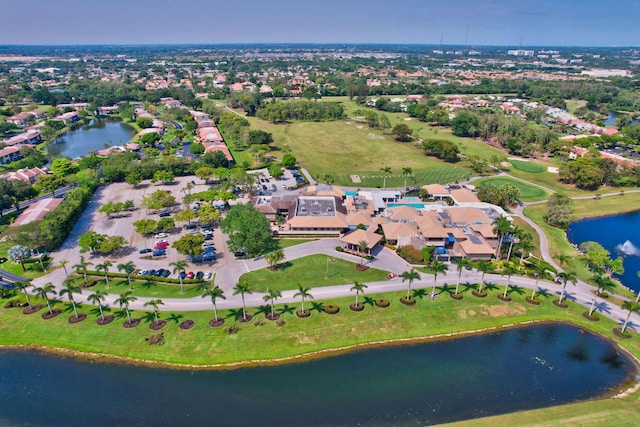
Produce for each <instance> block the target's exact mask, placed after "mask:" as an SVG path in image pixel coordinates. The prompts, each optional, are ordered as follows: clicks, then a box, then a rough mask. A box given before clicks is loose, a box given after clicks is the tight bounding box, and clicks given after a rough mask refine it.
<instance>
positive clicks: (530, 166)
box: [509, 160, 547, 173]
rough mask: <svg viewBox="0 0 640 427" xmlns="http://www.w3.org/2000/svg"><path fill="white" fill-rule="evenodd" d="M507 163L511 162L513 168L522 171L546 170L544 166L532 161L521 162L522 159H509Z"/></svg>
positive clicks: (536, 171)
mask: <svg viewBox="0 0 640 427" xmlns="http://www.w3.org/2000/svg"><path fill="white" fill-rule="evenodd" d="M509 163H511V165H512V166H513V167H514V168H516V169H518V170H521V171H523V172H529V173H540V172H544V171H546V170H547V168H545V167H544V166H542V165H539V164H538V163H534V162H523V161H522V160H509Z"/></svg>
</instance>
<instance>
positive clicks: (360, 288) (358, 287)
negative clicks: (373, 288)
mask: <svg viewBox="0 0 640 427" xmlns="http://www.w3.org/2000/svg"><path fill="white" fill-rule="evenodd" d="M366 288H368V286H367V285H365V284H364V283H360V282H358V281H354V282H353V286H352V287H351V289H349V290H350V291H356V306H357V305H358V295H360V294H364V290H365V289H366Z"/></svg>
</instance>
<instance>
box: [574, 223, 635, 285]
mask: <svg viewBox="0 0 640 427" xmlns="http://www.w3.org/2000/svg"><path fill="white" fill-rule="evenodd" d="M567 237H568V238H569V241H571V242H572V243H575V244H576V245H579V244H580V243H582V242H586V241H595V242H598V243H600V244H601V245H602V246H604V247H605V248H606V249H607V250H609V251H610V252H611V256H612V257H613V258H615V257H617V256H623V257H624V261H623V265H624V274H622V275H621V276H616V277H618V278H619V279H620V281H621V282H622V283H624V285H625V286H626V287H628V288H631V289H633V290H635V291H640V279H639V278H638V276H637V273H638V271H640V249H638V248H639V247H640V211H636V212H631V213H626V214H621V215H612V216H606V217H601V218H587V219H582V220H580V221H575V222H573V223H571V224H570V225H569V228H568V229H567Z"/></svg>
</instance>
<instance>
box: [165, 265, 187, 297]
mask: <svg viewBox="0 0 640 427" xmlns="http://www.w3.org/2000/svg"><path fill="white" fill-rule="evenodd" d="M169 266H170V267H173V274H176V272H182V271H185V269H186V268H187V267H188V266H189V264H188V263H187V261H184V260H180V261H175V262H170V263H169ZM178 279H180V293H183V292H184V285H183V284H182V275H180V274H178Z"/></svg>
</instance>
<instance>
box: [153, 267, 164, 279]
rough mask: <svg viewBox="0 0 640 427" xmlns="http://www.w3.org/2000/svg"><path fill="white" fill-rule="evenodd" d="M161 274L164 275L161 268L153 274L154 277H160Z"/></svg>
mask: <svg viewBox="0 0 640 427" xmlns="http://www.w3.org/2000/svg"><path fill="white" fill-rule="evenodd" d="M162 273H164V268H161V269H160V270H156V272H155V273H154V276H155V277H160V276H162Z"/></svg>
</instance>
